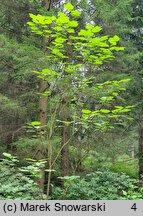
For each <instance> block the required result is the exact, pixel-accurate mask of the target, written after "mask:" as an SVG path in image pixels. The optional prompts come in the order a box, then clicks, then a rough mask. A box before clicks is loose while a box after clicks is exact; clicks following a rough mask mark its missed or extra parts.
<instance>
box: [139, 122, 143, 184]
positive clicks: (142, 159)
mask: <svg viewBox="0 0 143 216" xmlns="http://www.w3.org/2000/svg"><path fill="white" fill-rule="evenodd" d="M139 136H140V137H139V179H140V181H141V184H142V185H143V126H141V127H140V129H139Z"/></svg>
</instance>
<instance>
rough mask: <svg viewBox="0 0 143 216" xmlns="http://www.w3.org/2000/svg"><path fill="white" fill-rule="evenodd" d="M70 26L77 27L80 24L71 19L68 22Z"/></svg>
mask: <svg viewBox="0 0 143 216" xmlns="http://www.w3.org/2000/svg"><path fill="white" fill-rule="evenodd" d="M68 26H69V27H77V26H78V22H77V21H70V22H68Z"/></svg>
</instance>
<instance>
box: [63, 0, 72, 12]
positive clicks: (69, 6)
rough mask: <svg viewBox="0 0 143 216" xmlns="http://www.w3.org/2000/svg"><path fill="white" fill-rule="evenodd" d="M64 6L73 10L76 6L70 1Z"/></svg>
mask: <svg viewBox="0 0 143 216" xmlns="http://www.w3.org/2000/svg"><path fill="white" fill-rule="evenodd" d="M64 8H65V9H66V10H68V11H72V10H73V9H74V6H73V5H72V4H71V3H70V2H68V3H67V4H65V5H64Z"/></svg>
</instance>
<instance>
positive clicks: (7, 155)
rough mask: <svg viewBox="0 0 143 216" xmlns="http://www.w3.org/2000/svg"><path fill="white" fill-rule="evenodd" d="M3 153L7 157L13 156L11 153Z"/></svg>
mask: <svg viewBox="0 0 143 216" xmlns="http://www.w3.org/2000/svg"><path fill="white" fill-rule="evenodd" d="M3 155H4V156H5V157H7V158H9V159H12V158H14V157H13V156H12V155H11V154H9V153H6V152H4V153H3Z"/></svg>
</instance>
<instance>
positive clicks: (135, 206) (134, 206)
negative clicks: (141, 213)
mask: <svg viewBox="0 0 143 216" xmlns="http://www.w3.org/2000/svg"><path fill="white" fill-rule="evenodd" d="M131 209H133V210H134V211H136V210H137V204H136V203H134V204H133V205H132V207H131Z"/></svg>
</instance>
